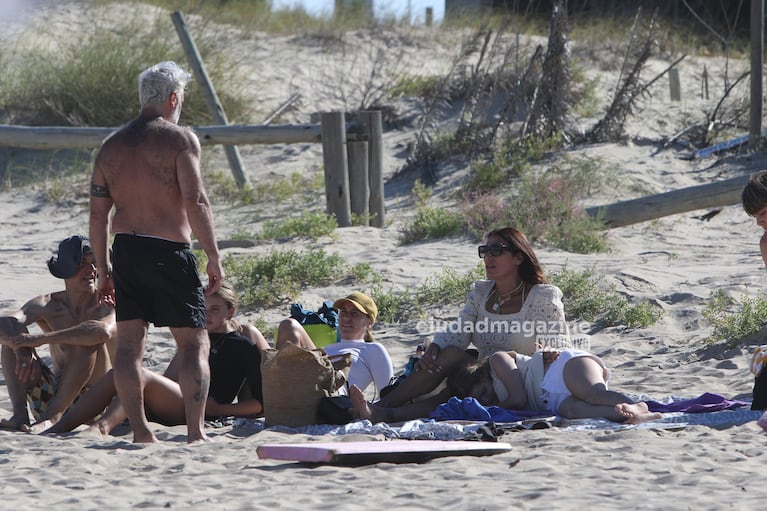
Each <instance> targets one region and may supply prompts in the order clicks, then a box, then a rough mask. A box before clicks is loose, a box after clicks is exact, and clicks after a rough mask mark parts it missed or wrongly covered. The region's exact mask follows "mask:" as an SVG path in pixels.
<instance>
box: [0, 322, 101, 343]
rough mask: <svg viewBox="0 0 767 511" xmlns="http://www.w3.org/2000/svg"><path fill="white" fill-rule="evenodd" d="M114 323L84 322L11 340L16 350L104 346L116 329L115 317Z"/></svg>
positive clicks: (19, 336) (18, 336)
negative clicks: (47, 345)
mask: <svg viewBox="0 0 767 511" xmlns="http://www.w3.org/2000/svg"><path fill="white" fill-rule="evenodd" d="M111 318H112V321H111V323H110V322H108V321H107V322H105V321H100V320H96V319H91V320H88V321H83V322H82V323H80V324H78V325H75V326H72V327H69V328H64V329H62V330H55V331H52V332H43V333H39V334H30V333H22V334H19V335H16V336H13V337H12V338H11V342H12V343H13V346H14V347H16V348H35V347H37V346H42V345H43V344H67V345H71V346H97V345H99V344H104V343H105V342H107V341H108V340H109V338H110V336H111V335H112V333H113V328H114V315H112V316H111Z"/></svg>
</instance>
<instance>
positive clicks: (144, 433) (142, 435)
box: [133, 428, 159, 444]
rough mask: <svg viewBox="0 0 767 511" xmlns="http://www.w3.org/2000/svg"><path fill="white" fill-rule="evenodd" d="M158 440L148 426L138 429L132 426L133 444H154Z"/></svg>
mask: <svg viewBox="0 0 767 511" xmlns="http://www.w3.org/2000/svg"><path fill="white" fill-rule="evenodd" d="M158 442H159V440H157V437H156V436H154V433H152V431H151V430H150V429H149V428H141V429H140V430H137V429H136V428H133V443H134V444H156V443H158Z"/></svg>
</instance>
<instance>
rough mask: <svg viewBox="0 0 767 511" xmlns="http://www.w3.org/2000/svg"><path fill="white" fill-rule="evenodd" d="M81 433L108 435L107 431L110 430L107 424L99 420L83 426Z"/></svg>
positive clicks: (109, 431)
mask: <svg viewBox="0 0 767 511" xmlns="http://www.w3.org/2000/svg"><path fill="white" fill-rule="evenodd" d="M83 433H85V434H87V435H97V436H109V433H111V430H110V429H109V427H108V426H107V425H105V424H103V423H102V422H101V421H99V422H94V423H93V424H91V425H90V426H88V427H87V428H85V429H84V430H83Z"/></svg>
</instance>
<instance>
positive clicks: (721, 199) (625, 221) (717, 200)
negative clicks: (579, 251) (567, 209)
mask: <svg viewBox="0 0 767 511" xmlns="http://www.w3.org/2000/svg"><path fill="white" fill-rule="evenodd" d="M748 178H749V176H747V175H746V176H739V177H734V178H732V179H726V180H724V181H717V182H716V183H708V184H704V185H699V186H691V187H689V188H682V189H681V190H673V191H670V192H665V193H659V194H656V195H649V196H647V197H640V198H638V199H632V200H627V201H623V202H616V203H614V204H608V205H605V206H595V207H591V208H588V209H587V210H586V213H587V214H588V215H589V216H592V217H594V218H599V219H601V220H602V222H603V223H604V227H605V229H612V228H615V227H624V226H627V225H631V224H636V223H639V222H646V221H648V220H655V219H656V218H662V217H664V216H669V215H676V214H679V213H686V212H688V211H695V210H696V209H705V208H714V207H721V206H729V205H731V204H737V203H739V202H740V200H741V199H740V197H741V193H742V191H743V187H744V186H746V182H747V181H748Z"/></svg>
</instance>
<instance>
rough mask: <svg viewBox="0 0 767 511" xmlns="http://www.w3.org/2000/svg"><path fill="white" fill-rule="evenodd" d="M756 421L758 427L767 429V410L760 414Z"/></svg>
mask: <svg viewBox="0 0 767 511" xmlns="http://www.w3.org/2000/svg"><path fill="white" fill-rule="evenodd" d="M756 423H757V424H758V425H759V427H760V428H762V429H763V430H765V431H767V412H764V413H763V414H762V416H761V417H760V418H759V420H758V421H756Z"/></svg>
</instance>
